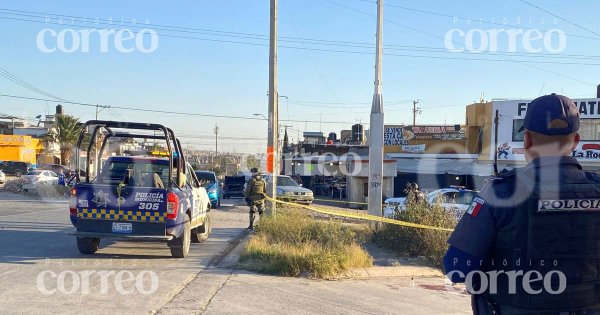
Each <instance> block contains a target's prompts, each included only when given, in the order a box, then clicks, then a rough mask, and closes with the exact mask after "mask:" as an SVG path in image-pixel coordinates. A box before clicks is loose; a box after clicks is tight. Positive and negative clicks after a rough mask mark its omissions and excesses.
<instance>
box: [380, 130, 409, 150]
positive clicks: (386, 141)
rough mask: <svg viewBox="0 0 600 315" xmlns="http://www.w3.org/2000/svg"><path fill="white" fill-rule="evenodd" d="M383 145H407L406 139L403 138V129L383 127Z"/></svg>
mask: <svg viewBox="0 0 600 315" xmlns="http://www.w3.org/2000/svg"><path fill="white" fill-rule="evenodd" d="M383 145H387V146H401V145H408V139H405V137H404V127H402V126H385V127H384V129H383Z"/></svg>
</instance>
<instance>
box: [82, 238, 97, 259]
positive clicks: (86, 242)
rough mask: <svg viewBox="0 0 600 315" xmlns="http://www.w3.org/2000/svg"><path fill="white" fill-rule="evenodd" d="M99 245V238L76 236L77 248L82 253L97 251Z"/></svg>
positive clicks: (89, 253)
mask: <svg viewBox="0 0 600 315" xmlns="http://www.w3.org/2000/svg"><path fill="white" fill-rule="evenodd" d="M99 246H100V239H99V238H96V237H78V238H77V249H78V250H79V252H80V253H82V254H88V255H91V254H94V253H96V252H97V251H98V247H99Z"/></svg>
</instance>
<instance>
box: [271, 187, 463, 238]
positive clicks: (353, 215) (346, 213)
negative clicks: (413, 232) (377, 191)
mask: <svg viewBox="0 0 600 315" xmlns="http://www.w3.org/2000/svg"><path fill="white" fill-rule="evenodd" d="M266 198H267V200H270V201H274V202H276V203H280V204H284V205H289V206H294V207H300V208H304V209H308V210H312V211H315V212H319V213H323V214H328V215H334V216H340V217H346V218H353V219H359V220H367V221H375V222H383V223H389V224H395V225H401V226H407V227H413V228H417V229H426V230H437V231H446V232H452V231H454V229H449V228H443V227H439V226H429V225H423V224H417V223H412V222H406V221H400V220H394V219H390V218H384V217H378V216H375V215H371V214H362V213H354V212H349V211H343V210H332V209H327V210H325V209H317V208H315V207H311V206H305V205H301V204H297V203H292V202H287V201H281V200H277V199H272V198H270V197H268V196H267V197H266Z"/></svg>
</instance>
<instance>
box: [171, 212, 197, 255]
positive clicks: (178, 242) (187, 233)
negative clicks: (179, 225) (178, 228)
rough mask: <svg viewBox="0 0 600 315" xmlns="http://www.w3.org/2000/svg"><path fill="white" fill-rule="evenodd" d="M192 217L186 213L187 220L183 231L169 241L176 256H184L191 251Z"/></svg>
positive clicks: (172, 253)
mask: <svg viewBox="0 0 600 315" xmlns="http://www.w3.org/2000/svg"><path fill="white" fill-rule="evenodd" d="M191 234H192V233H191V229H190V218H189V216H187V215H186V217H185V222H184V224H183V233H181V235H180V236H179V237H177V238H175V239H174V240H172V241H171V242H170V243H169V248H170V249H171V256H173V257H175V258H184V257H185V256H187V255H188V254H189V252H190V238H191Z"/></svg>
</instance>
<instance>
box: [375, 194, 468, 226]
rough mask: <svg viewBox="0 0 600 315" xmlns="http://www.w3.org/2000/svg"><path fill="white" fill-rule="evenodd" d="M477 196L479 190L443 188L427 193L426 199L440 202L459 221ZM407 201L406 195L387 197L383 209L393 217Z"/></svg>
mask: <svg viewBox="0 0 600 315" xmlns="http://www.w3.org/2000/svg"><path fill="white" fill-rule="evenodd" d="M475 196H477V192H476V191H474V190H468V189H457V188H443V189H438V190H435V191H433V192H430V193H429V194H427V196H426V200H427V202H428V203H429V204H436V203H438V202H440V203H441V205H442V207H443V208H444V209H446V210H447V211H448V212H450V213H451V214H452V215H454V217H455V218H456V220H457V221H458V220H460V218H461V217H462V215H463V214H464V213H465V212H466V211H467V209H468V208H469V206H470V205H471V203H472V202H473V198H474V197H475ZM406 202H407V199H406V197H401V198H389V199H386V200H385V206H384V211H383V213H384V216H385V217H388V218H393V217H394V212H395V211H396V210H398V211H404V210H406Z"/></svg>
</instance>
